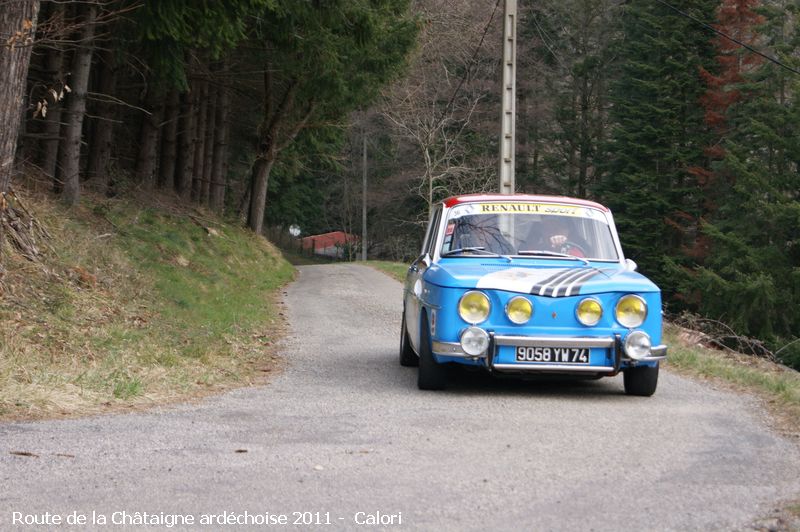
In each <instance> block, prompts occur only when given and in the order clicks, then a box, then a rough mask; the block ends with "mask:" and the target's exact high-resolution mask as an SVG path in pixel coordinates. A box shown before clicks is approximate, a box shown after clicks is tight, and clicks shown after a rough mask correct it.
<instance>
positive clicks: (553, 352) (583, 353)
mask: <svg viewBox="0 0 800 532" xmlns="http://www.w3.org/2000/svg"><path fill="white" fill-rule="evenodd" d="M516 352H517V362H549V363H551V364H588V363H589V348H588V347H523V346H517V348H516Z"/></svg>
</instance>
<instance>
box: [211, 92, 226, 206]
mask: <svg viewBox="0 0 800 532" xmlns="http://www.w3.org/2000/svg"><path fill="white" fill-rule="evenodd" d="M218 92H219V93H218V94H217V116H216V118H215V121H214V122H215V129H216V130H217V131H216V134H215V135H214V160H213V163H212V165H211V166H212V169H211V190H210V192H211V208H212V209H213V210H214V211H215V212H218V213H221V212H222V210H223V208H224V206H225V186H226V181H227V177H228V131H229V126H230V123H229V120H230V119H229V116H228V113H229V109H230V100H229V98H228V91H227V90H225V87H220V88H219V91H218Z"/></svg>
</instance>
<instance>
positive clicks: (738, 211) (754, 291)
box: [681, 10, 800, 367]
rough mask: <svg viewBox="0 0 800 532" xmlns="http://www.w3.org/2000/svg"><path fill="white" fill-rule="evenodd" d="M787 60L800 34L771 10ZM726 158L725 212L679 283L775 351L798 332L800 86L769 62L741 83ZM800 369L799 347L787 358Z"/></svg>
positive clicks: (721, 172)
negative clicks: (703, 250)
mask: <svg viewBox="0 0 800 532" xmlns="http://www.w3.org/2000/svg"><path fill="white" fill-rule="evenodd" d="M767 14H768V15H769V18H768V21H767V23H766V24H765V26H764V28H763V30H764V31H766V32H768V33H767V38H768V39H769V40H770V42H771V45H772V47H773V49H774V50H775V51H776V52H777V53H778V56H779V57H780V59H781V60H782V61H783V62H785V63H787V64H789V65H793V66H795V67H797V66H800V61H799V60H798V59H797V56H796V50H797V49H798V44H799V43H798V40H797V38H798V33H797V28H795V30H794V31H793V32H791V33H787V32H786V28H787V27H789V22H790V21H791V20H792V19H791V18H790V15H789V14H788V12H787V11H785V10H768V11H767ZM736 88H737V89H741V91H742V93H743V94H744V95H745V96H744V97H743V98H742V100H741V101H740V102H739V103H738V104H736V105H734V106H733V107H731V109H730V110H729V112H728V115H727V117H726V118H727V120H728V122H729V124H730V126H731V127H730V131H729V132H728V134H727V135H726V136H725V137H724V138H723V139H722V144H721V146H722V148H723V149H724V153H725V156H724V158H723V159H722V160H721V161H719V162H718V163H716V164H715V165H714V166H713V169H714V172H715V175H716V176H718V179H717V187H716V189H715V190H714V196H715V201H716V202H717V203H718V209H717V210H716V212H715V213H714V215H713V217H712V218H711V219H710V220H708V222H707V223H706V224H705V225H704V226H703V228H702V229H703V234H704V235H705V236H706V237H707V238H708V239H709V240H710V253H709V254H708V256H707V257H706V258H705V260H703V261H702V262H701V263H700V264H699V265H697V267H696V268H693V269H692V270H691V271H690V272H689V274H688V275H687V276H685V277H684V280H683V282H682V283H681V286H682V289H683V290H684V291H685V292H686V293H687V294H688V295H689V301H690V302H691V303H693V304H694V305H696V307H697V308H698V309H699V310H700V311H701V312H702V313H704V314H706V315H709V316H711V317H714V318H717V319H720V320H722V321H724V322H725V323H727V324H729V325H730V326H731V327H733V328H734V329H735V330H736V331H737V332H739V333H741V334H746V335H751V336H755V337H758V338H761V339H764V340H767V341H768V342H769V343H770V345H771V346H772V347H773V348H775V349H778V348H780V347H781V346H782V345H785V344H786V343H788V342H789V341H791V339H792V338H796V337H797V336H798V332H800V306H798V304H797V301H798V300H799V299H800V168H799V167H798V165H799V164H800V102H798V101H797V98H796V97H794V95H796V94H797V91H798V90H800V80H798V79H797V77H796V76H793V75H792V74H790V73H788V72H787V71H785V70H783V69H781V68H780V67H778V66H776V65H774V64H772V63H766V62H765V63H763V64H762V65H761V66H760V67H759V68H758V69H756V70H755V71H753V72H751V73H750V74H749V75H747V76H746V79H745V81H744V82H743V83H741V84H740V87H736ZM782 354H783V355H784V356H785V357H786V360H787V362H790V363H791V362H794V363H795V364H796V366H795V367H800V357H798V356H797V354H796V351H795V350H793V349H792V348H787V349H786V350H784V351H783V353H782Z"/></svg>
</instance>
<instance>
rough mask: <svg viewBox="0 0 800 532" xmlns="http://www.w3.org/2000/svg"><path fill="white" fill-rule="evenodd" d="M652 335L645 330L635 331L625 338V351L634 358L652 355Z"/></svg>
mask: <svg viewBox="0 0 800 532" xmlns="http://www.w3.org/2000/svg"><path fill="white" fill-rule="evenodd" d="M651 346H652V343H651V342H650V336H648V335H647V333H646V332H644V331H633V332H632V333H630V334H629V335H628V337H627V338H625V353H626V354H627V355H628V356H629V357H631V358H632V359H634V360H641V359H643V358H644V357H646V356H649V355H650V347H651Z"/></svg>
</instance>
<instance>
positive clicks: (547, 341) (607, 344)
mask: <svg viewBox="0 0 800 532" xmlns="http://www.w3.org/2000/svg"><path fill="white" fill-rule="evenodd" d="M490 337H491V342H490V345H489V350H488V351H487V352H486V353H484V354H482V355H478V356H471V355H468V354H466V353H465V352H464V350H463V349H462V348H461V344H460V343H459V342H439V341H435V340H434V341H433V342H432V346H431V347H432V348H433V349H432V351H433V352H434V353H435V354H436V355H439V356H447V357H455V358H463V359H467V360H483V362H484V365H485V366H486V367H488V368H490V369H493V370H497V371H514V372H517V371H520V372H527V371H537V372H556V373H564V372H568V373H616V372H618V371H619V369H620V364H621V362H625V363H628V364H631V365H636V364H638V363H640V362H657V361H659V360H664V359H666V358H667V346H666V345H657V346H653V347H652V348H651V349H650V356H648V357H645V358H643V359H639V360H633V359H631V358H630V357H628V356H627V355H626V354H625V352H624V349H623V348H622V343H621V341H620V339H619V336H618V335H617V336H614V337H612V338H596V337H595V338H585V337H575V336H495V335H493V334H490ZM499 346H524V347H588V348H592V347H594V348H601V349H611V350H612V351H613V354H614V359H615V364H614V366H579V365H572V364H546V363H541V362H532V363H520V364H499V363H495V362H494V358H495V354H496V352H497V348H498V347H499Z"/></svg>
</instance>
